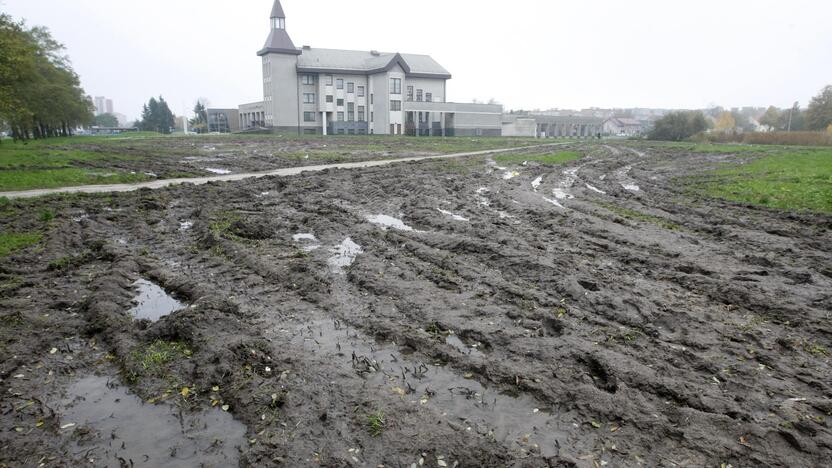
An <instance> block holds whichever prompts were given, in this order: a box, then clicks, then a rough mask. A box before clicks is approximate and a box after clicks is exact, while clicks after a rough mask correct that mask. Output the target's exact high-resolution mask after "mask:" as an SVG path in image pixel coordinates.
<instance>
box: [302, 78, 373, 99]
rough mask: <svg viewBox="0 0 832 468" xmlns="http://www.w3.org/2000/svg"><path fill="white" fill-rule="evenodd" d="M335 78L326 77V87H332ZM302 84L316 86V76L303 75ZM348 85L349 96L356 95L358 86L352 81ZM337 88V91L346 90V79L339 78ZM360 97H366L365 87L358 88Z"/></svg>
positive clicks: (336, 81)
mask: <svg viewBox="0 0 832 468" xmlns="http://www.w3.org/2000/svg"><path fill="white" fill-rule="evenodd" d="M333 79H334V77H333V76H332V75H326V85H327V86H332V84H333ZM301 82H302V83H303V84H305V85H314V84H315V75H302V78H301ZM346 85H347V93H348V94H356V86H355V83H353V82H352V81H348V82H347V83H346ZM335 88H336V89H344V79H343V78H338V79H337V80H335ZM357 88H358V93H357V94H358V97H364V95H365V93H366V91H367V88H366V87H364V86H358V87H357Z"/></svg>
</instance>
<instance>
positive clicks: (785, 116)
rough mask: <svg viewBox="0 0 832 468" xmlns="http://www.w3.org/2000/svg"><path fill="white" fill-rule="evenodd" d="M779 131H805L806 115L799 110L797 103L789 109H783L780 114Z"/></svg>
mask: <svg viewBox="0 0 832 468" xmlns="http://www.w3.org/2000/svg"><path fill="white" fill-rule="evenodd" d="M780 129H782V130H786V131H791V132H799V131H802V130H805V129H806V113H805V112H803V111H802V110H801V109H800V103H799V102H795V103H794V105H792V108H791V109H785V110H783V112H782V113H781V114H780Z"/></svg>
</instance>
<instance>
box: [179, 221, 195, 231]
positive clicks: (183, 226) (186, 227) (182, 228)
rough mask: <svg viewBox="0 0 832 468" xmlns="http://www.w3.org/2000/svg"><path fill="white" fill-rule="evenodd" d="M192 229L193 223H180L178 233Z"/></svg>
mask: <svg viewBox="0 0 832 468" xmlns="http://www.w3.org/2000/svg"><path fill="white" fill-rule="evenodd" d="M192 227H194V222H193V221H182V222H181V223H179V230H180V231H187V230H189V229H191V228H192Z"/></svg>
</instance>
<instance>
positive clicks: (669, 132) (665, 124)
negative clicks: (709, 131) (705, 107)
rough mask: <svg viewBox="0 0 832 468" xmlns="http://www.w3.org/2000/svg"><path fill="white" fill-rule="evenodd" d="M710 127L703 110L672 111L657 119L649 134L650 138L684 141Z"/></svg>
mask: <svg viewBox="0 0 832 468" xmlns="http://www.w3.org/2000/svg"><path fill="white" fill-rule="evenodd" d="M707 127H708V125H707V123H706V122H705V115H704V114H703V113H702V112H701V111H678V112H670V113H669V114H667V115H665V116H664V117H662V118H660V119H659V120H657V121H656V123H655V125H654V127H653V130H652V131H651V132H650V133H649V134H648V135H647V138H649V139H650V140H666V141H682V140H685V139H688V138H690V137H692V136H693V135H696V134H697V133H701V132H703V131H705V129H706V128H707Z"/></svg>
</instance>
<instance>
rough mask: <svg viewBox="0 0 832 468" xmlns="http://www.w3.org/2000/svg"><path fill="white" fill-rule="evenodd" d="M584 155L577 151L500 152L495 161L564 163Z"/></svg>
mask: <svg viewBox="0 0 832 468" xmlns="http://www.w3.org/2000/svg"><path fill="white" fill-rule="evenodd" d="M582 157H583V154H581V153H579V152H577V151H560V152H557V153H548V154H522V153H520V154H499V155H497V156H494V161H496V162H498V163H522V162H525V161H534V162H539V163H541V164H563V163H565V162H569V161H575V160H577V159H581V158H582Z"/></svg>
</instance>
